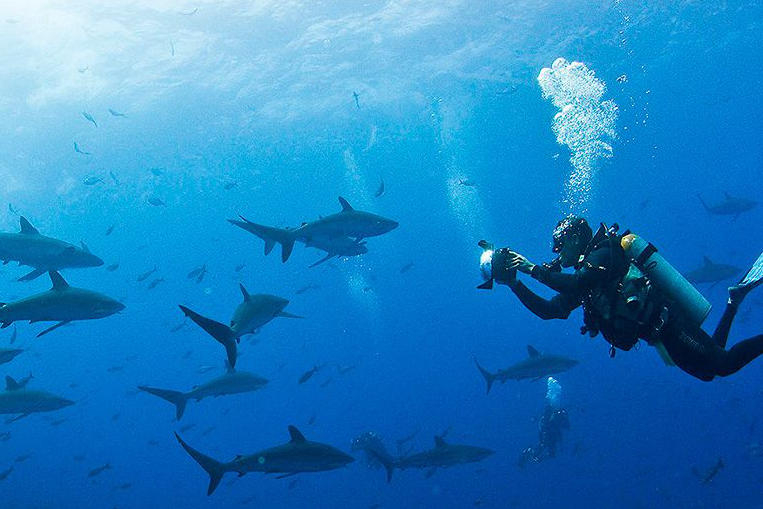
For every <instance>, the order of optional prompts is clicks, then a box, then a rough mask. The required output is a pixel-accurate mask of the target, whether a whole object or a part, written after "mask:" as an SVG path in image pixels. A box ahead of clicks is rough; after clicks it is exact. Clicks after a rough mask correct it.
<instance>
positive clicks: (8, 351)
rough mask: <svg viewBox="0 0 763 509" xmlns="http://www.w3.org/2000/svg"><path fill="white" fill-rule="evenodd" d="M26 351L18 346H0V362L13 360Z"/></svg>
mask: <svg viewBox="0 0 763 509" xmlns="http://www.w3.org/2000/svg"><path fill="white" fill-rule="evenodd" d="M22 353H24V350H20V349H18V348H0V364H5V363H8V362H11V361H12V360H13V359H15V358H16V356H17V355H20V354H22Z"/></svg>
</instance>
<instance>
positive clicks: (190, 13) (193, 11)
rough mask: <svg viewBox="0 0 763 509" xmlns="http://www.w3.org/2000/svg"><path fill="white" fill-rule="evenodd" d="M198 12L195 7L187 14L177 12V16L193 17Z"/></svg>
mask: <svg viewBox="0 0 763 509" xmlns="http://www.w3.org/2000/svg"><path fill="white" fill-rule="evenodd" d="M198 10H199V8H198V7H196V8H195V9H194V10H192V11H188V12H183V11H178V14H180V15H181V16H193V15H194V14H196V12H197V11H198Z"/></svg>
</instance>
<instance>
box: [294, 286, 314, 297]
mask: <svg viewBox="0 0 763 509" xmlns="http://www.w3.org/2000/svg"><path fill="white" fill-rule="evenodd" d="M313 289H315V286H314V285H307V286H303V287H302V288H300V289H299V290H297V291H296V292H294V293H296V294H297V295H302V294H303V293H305V292H307V291H309V290H313Z"/></svg>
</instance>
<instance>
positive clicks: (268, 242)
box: [265, 239, 276, 256]
mask: <svg viewBox="0 0 763 509" xmlns="http://www.w3.org/2000/svg"><path fill="white" fill-rule="evenodd" d="M274 247H276V241H275V240H273V239H265V256H267V255H269V254H270V252H271V251H272V250H273V248H274Z"/></svg>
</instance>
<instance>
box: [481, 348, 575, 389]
mask: <svg viewBox="0 0 763 509" xmlns="http://www.w3.org/2000/svg"><path fill="white" fill-rule="evenodd" d="M527 354H528V357H527V359H525V360H523V361H521V362H518V363H516V364H514V365H513V366H509V367H508V368H506V369H501V370H499V371H497V372H495V373H490V372H489V371H487V370H486V369H484V368H483V367H482V366H480V364H479V363H478V362H477V359H474V363H475V364H476V365H477V369H479V370H480V373H482V376H483V377H484V378H485V382H487V392H488V393H490V388H491V387H492V386H493V382H495V381H496V380H497V381H499V382H501V383H504V382H506V381H507V380H526V379H528V378H529V379H533V380H538V379H540V378H543V377H545V376H548V375H554V374H556V373H561V372H562V371H567V370H568V369H572V368H574V367H575V366H577V365H578V364H580V361H577V360H575V359H570V358H569V357H565V356H563V355H552V354H542V353H540V352H539V351H538V350H536V349H535V348H533V347H532V346H531V345H527Z"/></svg>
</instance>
